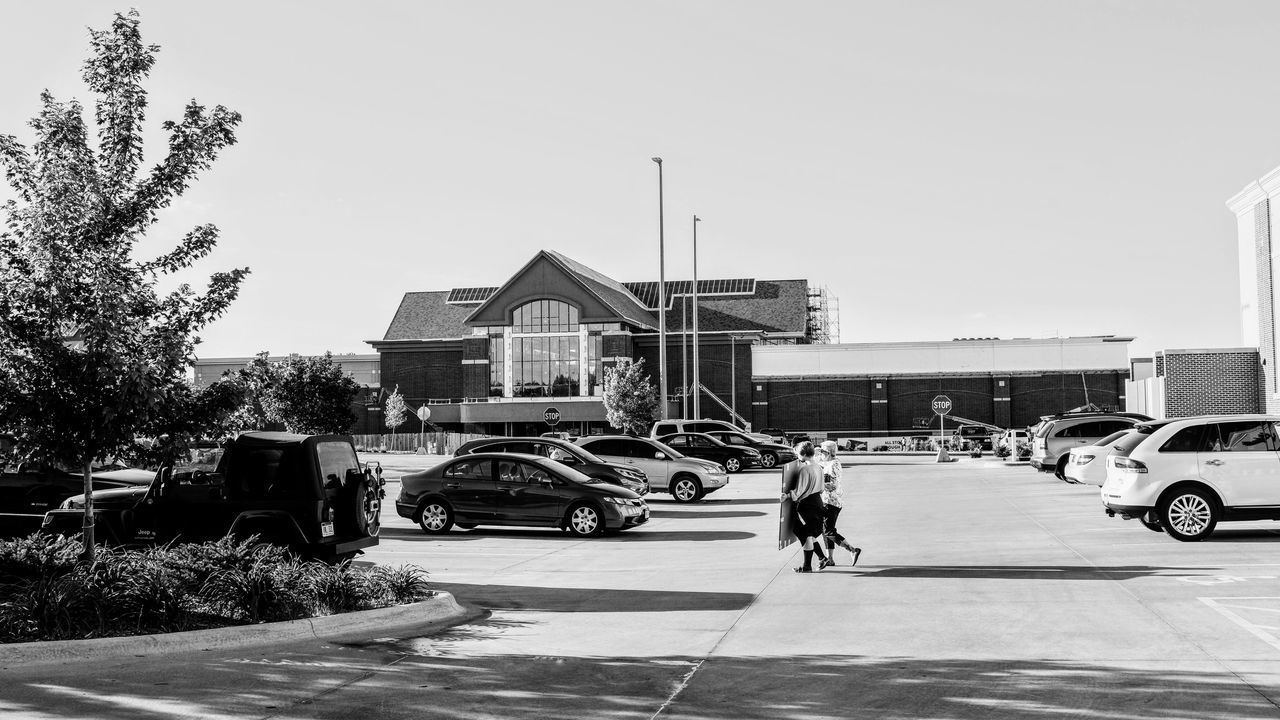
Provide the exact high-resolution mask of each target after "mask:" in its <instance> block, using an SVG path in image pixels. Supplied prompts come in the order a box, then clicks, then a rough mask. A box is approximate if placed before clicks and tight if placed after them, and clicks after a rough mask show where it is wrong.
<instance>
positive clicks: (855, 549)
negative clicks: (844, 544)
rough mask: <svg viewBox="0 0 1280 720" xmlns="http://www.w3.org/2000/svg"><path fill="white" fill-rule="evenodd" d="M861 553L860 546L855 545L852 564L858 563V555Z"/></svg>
mask: <svg viewBox="0 0 1280 720" xmlns="http://www.w3.org/2000/svg"><path fill="white" fill-rule="evenodd" d="M861 554H862V548H857V547H856V548H854V549H853V564H854V565H857V564H858V556H859V555H861Z"/></svg>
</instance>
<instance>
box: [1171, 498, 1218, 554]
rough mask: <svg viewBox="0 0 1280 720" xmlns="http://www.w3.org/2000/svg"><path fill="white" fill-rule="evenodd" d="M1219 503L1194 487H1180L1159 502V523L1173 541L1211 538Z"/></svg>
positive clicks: (1216, 519)
mask: <svg viewBox="0 0 1280 720" xmlns="http://www.w3.org/2000/svg"><path fill="white" fill-rule="evenodd" d="M1218 514H1219V512H1218V506H1217V503H1216V502H1215V501H1214V499H1213V498H1212V497H1210V496H1209V493H1207V492H1205V491H1204V490H1201V489H1199V488H1195V487H1188V488H1180V489H1176V490H1174V491H1173V492H1171V493H1169V494H1168V495H1166V496H1165V498H1164V499H1163V500H1162V501H1161V502H1160V515H1159V518H1160V525H1161V526H1162V527H1163V528H1164V531H1165V532H1166V533H1168V534H1169V536H1170V537H1172V538H1173V539H1174V540H1180V541H1182V542H1198V541H1200V540H1203V539H1205V538H1207V537H1209V534H1210V533H1212V532H1213V528H1214V527H1215V526H1217V524H1218Z"/></svg>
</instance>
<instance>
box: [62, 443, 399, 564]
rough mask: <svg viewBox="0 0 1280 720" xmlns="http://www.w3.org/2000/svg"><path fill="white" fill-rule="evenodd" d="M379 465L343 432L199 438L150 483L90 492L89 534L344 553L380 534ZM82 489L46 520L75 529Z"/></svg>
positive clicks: (134, 541)
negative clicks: (234, 540) (236, 540)
mask: <svg viewBox="0 0 1280 720" xmlns="http://www.w3.org/2000/svg"><path fill="white" fill-rule="evenodd" d="M384 484H385V483H384V481H383V480H382V468H381V467H379V468H378V469H377V470H376V472H375V471H373V470H371V469H368V468H363V469H362V468H361V467H360V462H359V460H358V459H357V457H356V450H355V446H354V445H352V443H351V438H350V437H347V436H344V435H292V434H288V433H274V432H252V433H245V434H243V435H241V436H239V437H237V438H236V439H235V440H232V441H230V442H228V443H226V444H225V445H223V446H221V447H215V448H197V449H193V450H192V451H191V454H190V457H189V458H187V459H186V460H184V461H183V462H181V463H177V464H174V465H169V466H166V467H164V468H162V469H161V470H160V471H159V472H158V473H156V476H155V479H153V480H152V482H151V484H150V485H146V486H142V487H139V488H121V489H119V490H105V491H102V492H95V493H94V494H93V515H94V523H95V530H94V533H95V539H97V540H99V541H101V542H106V543H112V544H118V545H138V544H150V543H166V542H170V541H181V542H202V541H205V540H216V539H218V538H221V537H223V536H226V535H235V536H237V537H248V536H251V535H258V536H259V537H260V538H262V539H263V540H264V541H266V542H271V543H275V544H279V545H285V546H288V547H289V548H291V549H293V550H295V551H297V552H299V553H300V554H303V555H307V556H312V557H320V558H327V559H338V558H344V557H350V556H352V555H354V554H355V553H356V552H358V551H359V550H361V549H363V548H367V547H371V546H374V545H377V544H378V531H379V529H380V523H381V518H380V515H381V511H382V498H383V495H384V490H383V488H382V486H383V485H384ZM83 516H84V496H83V495H77V496H75V497H72V498H69V499H68V500H66V501H65V502H64V503H63V504H62V506H61V507H59V508H58V509H57V510H52V511H50V512H49V513H47V514H46V515H45V518H44V526H43V530H44V532H47V533H58V534H64V535H71V534H75V533H78V532H80V529H81V525H82V522H83Z"/></svg>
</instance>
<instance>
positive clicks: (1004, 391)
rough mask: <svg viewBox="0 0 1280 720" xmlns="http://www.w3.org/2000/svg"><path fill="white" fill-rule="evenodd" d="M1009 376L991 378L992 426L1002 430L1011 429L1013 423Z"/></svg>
mask: <svg viewBox="0 0 1280 720" xmlns="http://www.w3.org/2000/svg"><path fill="white" fill-rule="evenodd" d="M1011 389H1012V387H1011V386H1010V384H1009V376H1008V375H996V376H995V377H992V378H991V418H992V424H994V425H999V426H1000V427H1002V428H1007V427H1009V423H1010V422H1012V418H1013V410H1012V407H1011V405H1012V401H1011V400H1010V398H1011V397H1012V396H1011V395H1010V390H1011Z"/></svg>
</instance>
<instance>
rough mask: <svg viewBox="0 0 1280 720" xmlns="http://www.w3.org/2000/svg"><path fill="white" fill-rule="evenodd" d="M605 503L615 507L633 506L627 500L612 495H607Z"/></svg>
mask: <svg viewBox="0 0 1280 720" xmlns="http://www.w3.org/2000/svg"><path fill="white" fill-rule="evenodd" d="M604 501H605V502H607V503H613V504H614V505H630V504H631V503H629V502H627V499H626V498H620V497H614V496H612V495H605V496H604Z"/></svg>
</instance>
